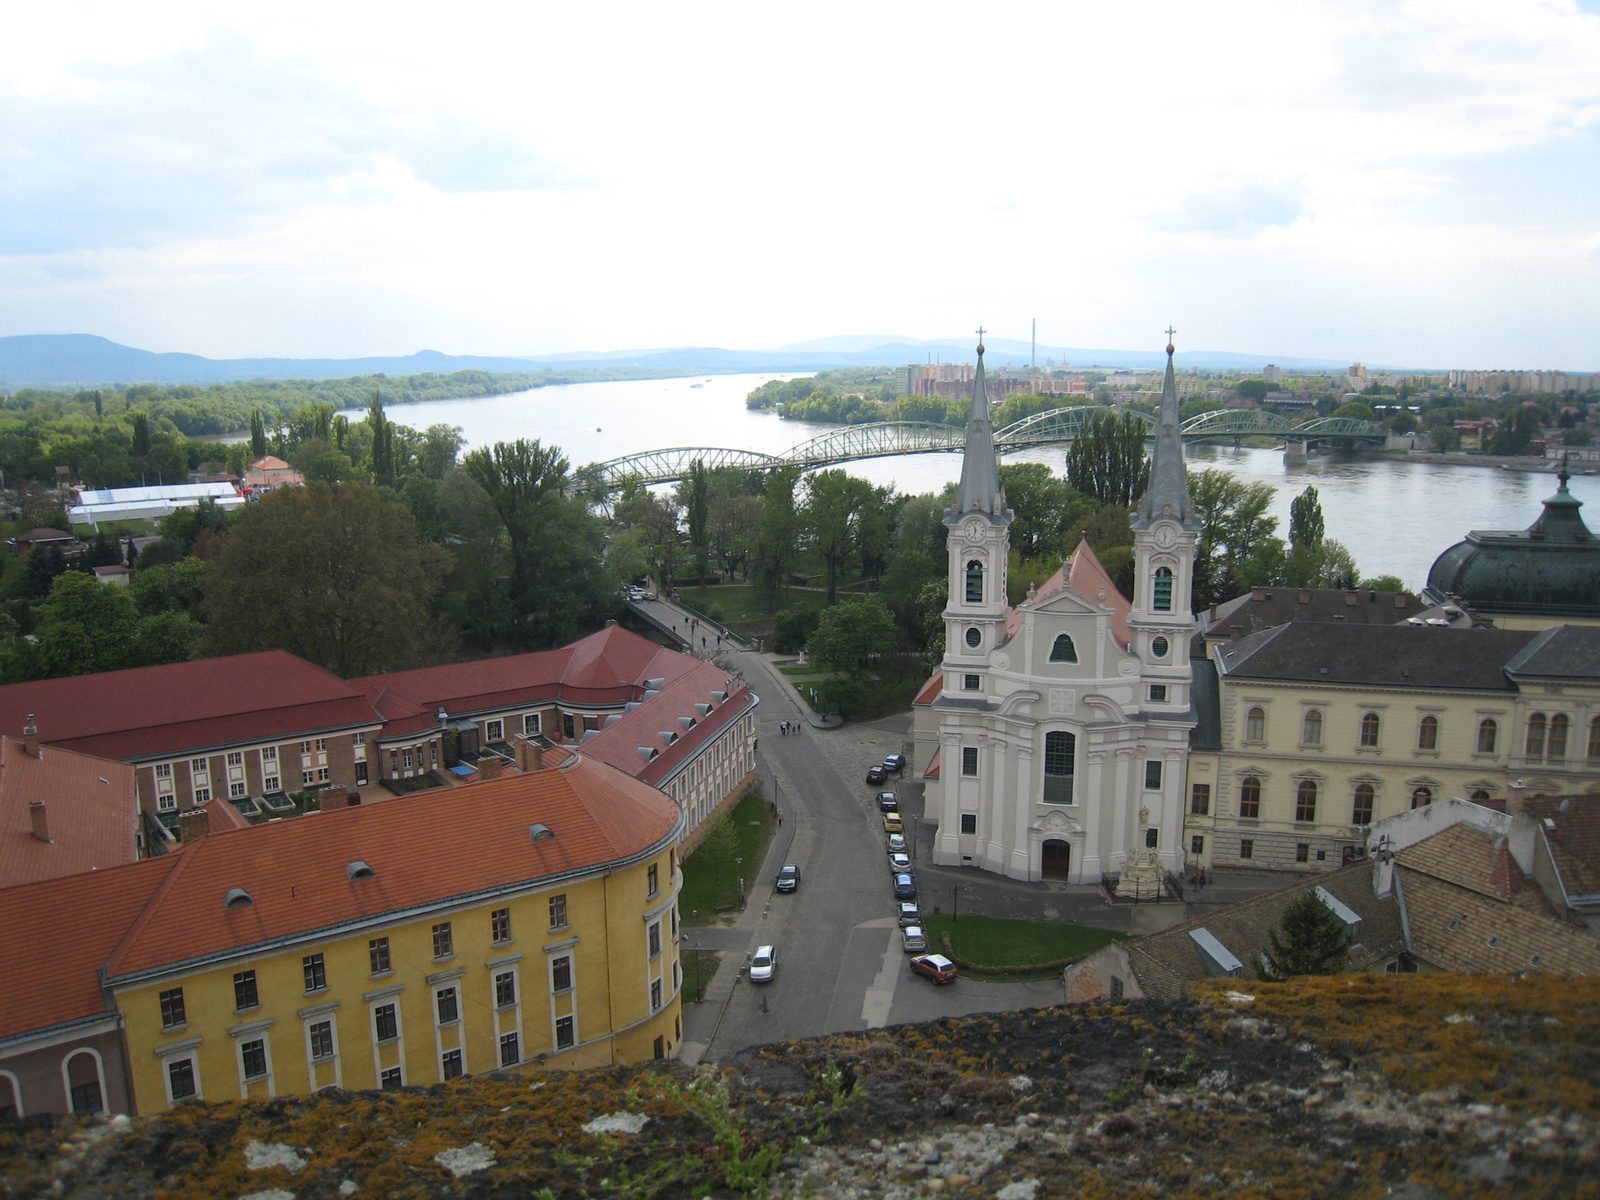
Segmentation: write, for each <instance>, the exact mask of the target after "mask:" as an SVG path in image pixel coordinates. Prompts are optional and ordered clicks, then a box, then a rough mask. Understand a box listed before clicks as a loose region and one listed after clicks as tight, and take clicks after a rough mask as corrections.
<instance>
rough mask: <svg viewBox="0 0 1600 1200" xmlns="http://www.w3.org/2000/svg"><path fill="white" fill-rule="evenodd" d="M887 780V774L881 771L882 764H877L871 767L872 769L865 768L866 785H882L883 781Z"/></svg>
mask: <svg viewBox="0 0 1600 1200" xmlns="http://www.w3.org/2000/svg"><path fill="white" fill-rule="evenodd" d="M888 778H889V772H887V771H885V770H884V769H883V764H882V763H879V764H878V765H876V766H872V767H868V768H867V782H868V783H882V782H883V781H884V780H886V779H888Z"/></svg>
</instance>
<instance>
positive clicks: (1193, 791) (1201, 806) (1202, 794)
mask: <svg viewBox="0 0 1600 1200" xmlns="http://www.w3.org/2000/svg"><path fill="white" fill-rule="evenodd" d="M1189 811H1190V812H1192V813H1193V814H1194V815H1195V816H1197V817H1209V816H1210V815H1211V785H1210V784H1209V783H1197V784H1195V785H1194V786H1193V787H1192V788H1190V789H1189Z"/></svg>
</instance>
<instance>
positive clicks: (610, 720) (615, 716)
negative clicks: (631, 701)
mask: <svg viewBox="0 0 1600 1200" xmlns="http://www.w3.org/2000/svg"><path fill="white" fill-rule="evenodd" d="M620 720H622V714H621V713H612V714H611V715H610V716H609V717H607V718H606V724H605V727H606V728H607V729H610V728H611V727H612V726H613V725H615V724H616V723H617V722H618V721H620Z"/></svg>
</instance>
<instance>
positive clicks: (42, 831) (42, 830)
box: [28, 800, 55, 845]
mask: <svg viewBox="0 0 1600 1200" xmlns="http://www.w3.org/2000/svg"><path fill="white" fill-rule="evenodd" d="M28 819H29V820H30V821H32V822H33V836H34V837H36V838H38V839H39V840H40V841H41V842H49V843H50V844H51V845H54V844H55V843H54V842H51V840H50V822H49V820H48V819H47V818H46V817H45V815H44V801H43V800H35V801H33V802H32V803H31V804H29V805H28Z"/></svg>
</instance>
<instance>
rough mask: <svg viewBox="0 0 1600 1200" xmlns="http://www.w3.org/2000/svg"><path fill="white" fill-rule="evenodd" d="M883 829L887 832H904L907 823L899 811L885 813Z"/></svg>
mask: <svg viewBox="0 0 1600 1200" xmlns="http://www.w3.org/2000/svg"><path fill="white" fill-rule="evenodd" d="M883 831H884V832H885V833H904V832H905V831H906V824H905V822H904V821H902V820H901V819H900V814H899V813H897V812H892V813H884V814H883Z"/></svg>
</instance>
